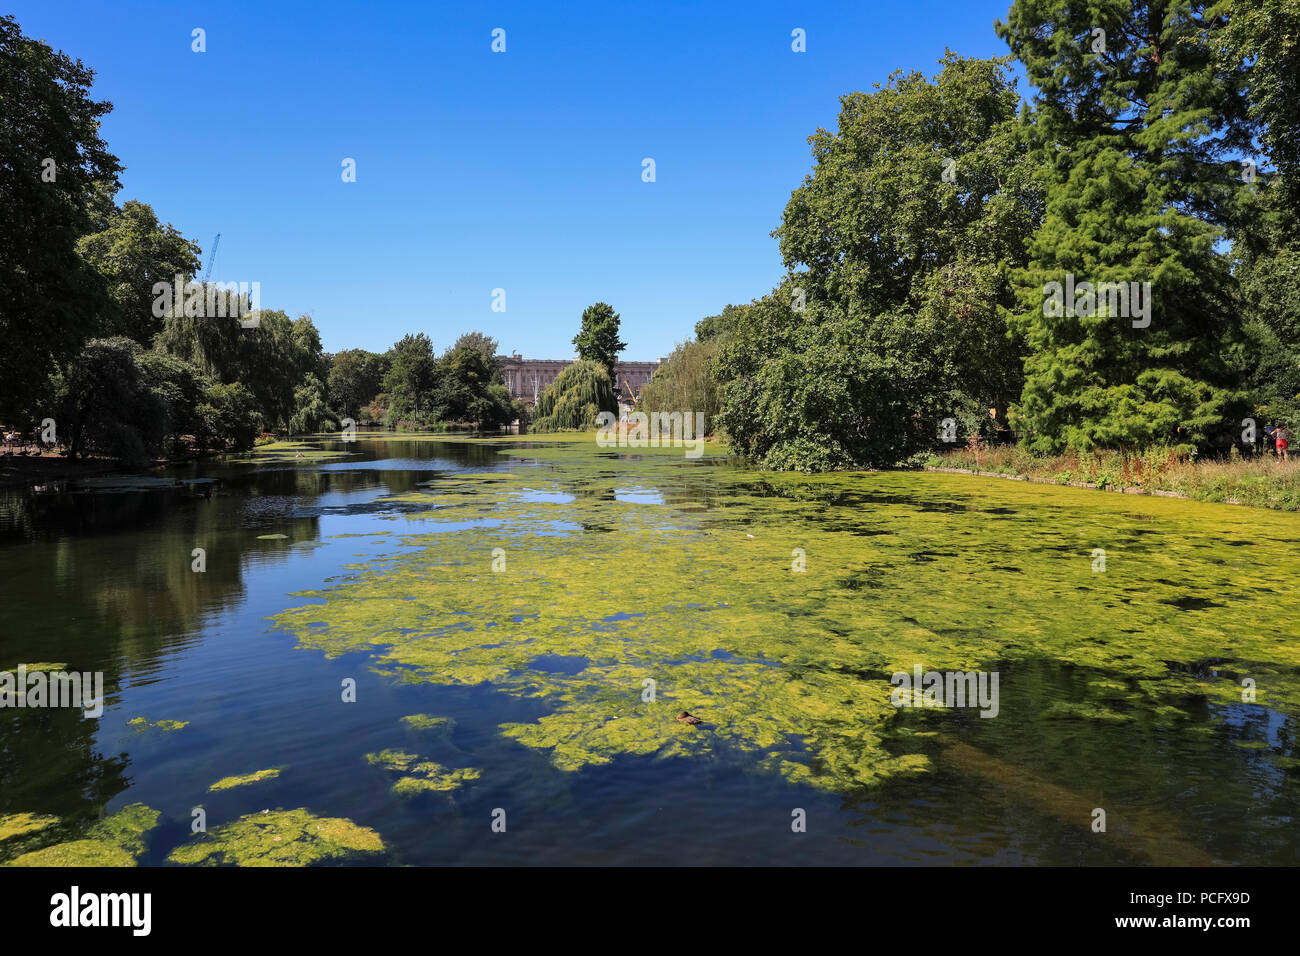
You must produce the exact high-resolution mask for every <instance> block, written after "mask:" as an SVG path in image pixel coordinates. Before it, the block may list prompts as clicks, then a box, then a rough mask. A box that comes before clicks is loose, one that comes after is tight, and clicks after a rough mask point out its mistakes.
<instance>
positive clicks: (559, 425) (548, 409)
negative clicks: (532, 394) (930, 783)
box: [531, 360, 618, 432]
mask: <svg viewBox="0 0 1300 956" xmlns="http://www.w3.org/2000/svg"><path fill="white" fill-rule="evenodd" d="M616 408H618V399H617V398H615V396H614V383H613V382H612V381H610V378H609V372H607V371H606V370H605V366H603V365H601V364H600V363H599V362H594V361H590V360H584V361H579V362H574V363H573V364H572V365H570V366H569V367H568V368H566V369H565V370H564V371H562V372H561V373H560V374H559V375H557V376H555V381H554V382H552V383H551V384H550V385H548V386H547V387H546V391H544V392H542V395H541V398H539V399H538V400H537V411H536V413H535V417H534V418H533V423H532V426H531V428H532V430H533V431H538V432H558V431H572V430H576V429H584V428H593V427H595V425H596V415H597V414H598V413H599V412H601V411H613V410H615V409H616Z"/></svg>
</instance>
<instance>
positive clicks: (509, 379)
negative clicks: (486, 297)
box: [497, 352, 662, 405]
mask: <svg viewBox="0 0 1300 956" xmlns="http://www.w3.org/2000/svg"><path fill="white" fill-rule="evenodd" d="M497 361H498V362H500V363H501V370H502V372H503V373H504V374H505V379H506V387H507V388H508V389H510V397H511V398H516V399H518V398H521V399H523V400H524V401H525V402H527V403H528V404H530V405H535V404H537V399H538V398H539V397H540V396H541V394H542V392H544V391H546V386H547V385H550V384H551V383H552V382H554V381H555V376H557V375H559V374H560V373H561V372H562V371H564V370H565V369H566V368H568V367H569V366H570V365H572V364H573V363H574V362H575V361H577V359H526V358H524V357H523V356H522V355H520V354H519V353H518V352H515V353H514V354H513V355H498V356H497ZM661 361H662V359H660V360H659V361H655V362H619V363H618V364H617V365H615V366H614V377H615V378H616V379H617V382H616V383H615V391H616V392H617V393H618V398H619V401H621V402H628V403H631V401H632V400H633V398H635V397H636V396H634V395H629V394H628V391H627V390H628V386H631V387H632V390H633V391H634V392H640V391H641V387H642V386H643V385H645V383H646V382H648V381H650V379H651V378H652V377H653V376H654V373H655V369H657V368H658V367H659V363H660V362H661Z"/></svg>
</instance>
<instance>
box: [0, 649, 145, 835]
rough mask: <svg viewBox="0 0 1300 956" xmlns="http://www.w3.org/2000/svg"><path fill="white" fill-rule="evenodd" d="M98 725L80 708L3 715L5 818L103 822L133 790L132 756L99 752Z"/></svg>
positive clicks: (0, 751) (0, 800)
mask: <svg viewBox="0 0 1300 956" xmlns="http://www.w3.org/2000/svg"><path fill="white" fill-rule="evenodd" d="M4 666H8V665H4ZM106 678H107V675H106ZM104 692H105V694H108V693H109V689H108V686H107V679H106V680H105V687H104ZM98 726H99V722H98V721H97V720H89V719H86V718H83V717H82V716H81V711H80V710H77V709H75V708H52V707H51V708H39V709H38V708H32V709H27V708H15V709H9V708H5V709H3V710H0V816H3V815H4V814H6V813H19V812H24V811H36V812H39V813H42V814H56V815H58V816H60V817H62V818H64V821H65V822H68V820H69V818H72V819H73V820H74V821H75V820H76V819H77V818H84V819H85V820H87V821H89V820H92V819H97V818H98V817H99V815H100V810H101V809H102V808H103V806H104V805H105V804H107V803H108V801H110V800H112V799H113V797H115V796H117V795H118V794H119V793H121V792H122V791H124V790H125V789H126V788H127V786H128V785H129V782H128V781H127V779H126V769H127V766H128V761H127V759H126V756H125V755H120V756H107V757H106V756H104V755H103V754H101V753H99V752H98V751H97V750H96V748H95V742H94V733H95V731H96V730H97V729H98ZM51 782H56V783H57V785H56V786H51Z"/></svg>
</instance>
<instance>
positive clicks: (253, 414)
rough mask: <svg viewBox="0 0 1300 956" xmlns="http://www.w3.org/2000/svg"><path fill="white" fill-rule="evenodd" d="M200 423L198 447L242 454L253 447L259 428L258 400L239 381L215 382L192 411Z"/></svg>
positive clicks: (197, 436)
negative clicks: (241, 452)
mask: <svg viewBox="0 0 1300 956" xmlns="http://www.w3.org/2000/svg"><path fill="white" fill-rule="evenodd" d="M195 415H196V417H197V418H198V420H199V422H200V423H201V426H202V427H201V429H200V434H198V435H196V436H195V437H196V438H197V439H198V444H199V447H200V448H204V449H212V450H214V451H245V450H247V449H249V448H252V447H253V442H254V440H255V439H256V438H257V435H258V432H259V431H261V428H262V417H261V415H260V413H259V412H258V410H257V401H256V399H255V398H254V397H253V393H252V392H250V391H249V390H248V389H247V388H246V387H244V385H243V384H242V383H240V382H232V383H228V384H227V383H223V382H217V383H215V384H213V385H210V386H209V387H208V388H207V390H206V391H205V392H204V394H203V401H202V402H201V403H200V404H199V405H198V407H197V408H196V409H195Z"/></svg>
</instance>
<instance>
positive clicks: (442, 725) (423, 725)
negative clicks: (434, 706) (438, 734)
mask: <svg viewBox="0 0 1300 956" xmlns="http://www.w3.org/2000/svg"><path fill="white" fill-rule="evenodd" d="M402 723H404V724H406V726H408V727H410V728H411V729H412V730H437V731H443V732H445V731H449V730H451V728H452V727H454V726H455V724H456V722H455V721H454V720H452V719H451V718H450V717H435V716H433V715H432V714H410V715H409V716H406V717H403V718H402Z"/></svg>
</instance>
